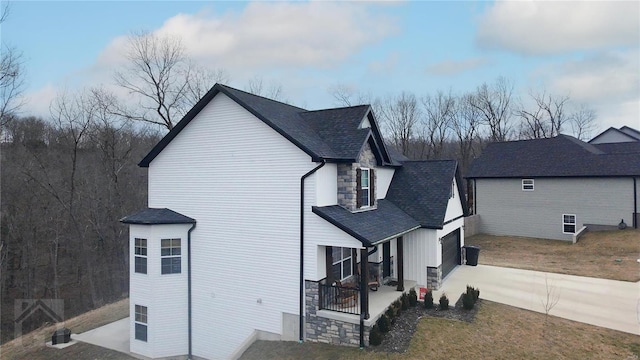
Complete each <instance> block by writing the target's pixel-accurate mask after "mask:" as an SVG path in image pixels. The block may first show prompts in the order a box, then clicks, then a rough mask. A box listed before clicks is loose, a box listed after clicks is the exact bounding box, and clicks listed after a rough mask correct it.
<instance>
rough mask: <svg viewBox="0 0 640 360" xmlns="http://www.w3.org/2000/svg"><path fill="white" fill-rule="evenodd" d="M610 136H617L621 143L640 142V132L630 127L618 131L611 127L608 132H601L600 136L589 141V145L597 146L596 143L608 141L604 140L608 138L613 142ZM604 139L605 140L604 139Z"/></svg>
mask: <svg viewBox="0 0 640 360" xmlns="http://www.w3.org/2000/svg"><path fill="white" fill-rule="evenodd" d="M610 136H616V137H618V138H619V139H620V140H618V141H621V142H628V141H631V142H638V141H640V131H638V130H636V129H633V128H630V127H628V126H623V127H621V128H620V129H616V128H614V127H610V128H608V129H607V130H605V131H603V132H601V133H600V134H598V135H596V136H595V137H594V138H593V139H591V140H589V143H591V144H595V143H601V142H602V141H607V140H604V139H606V137H609V141H611V138H610ZM603 138H604V139H603Z"/></svg>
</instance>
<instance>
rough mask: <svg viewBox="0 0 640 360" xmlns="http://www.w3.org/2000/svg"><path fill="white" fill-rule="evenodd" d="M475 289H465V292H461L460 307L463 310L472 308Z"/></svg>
mask: <svg viewBox="0 0 640 360" xmlns="http://www.w3.org/2000/svg"><path fill="white" fill-rule="evenodd" d="M474 298H475V291H472V292H469V291H467V292H466V293H463V294H462V307H463V308H464V309H465V310H471V309H473V305H474V304H475V300H474Z"/></svg>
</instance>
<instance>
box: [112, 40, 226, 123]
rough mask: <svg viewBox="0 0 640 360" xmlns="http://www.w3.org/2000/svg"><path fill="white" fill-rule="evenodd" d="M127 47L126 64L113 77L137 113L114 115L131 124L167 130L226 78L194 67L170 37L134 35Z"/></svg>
mask: <svg viewBox="0 0 640 360" xmlns="http://www.w3.org/2000/svg"><path fill="white" fill-rule="evenodd" d="M127 45H128V47H127V52H126V54H125V57H126V59H127V60H128V63H127V65H126V66H125V67H124V69H122V70H119V71H117V72H116V73H115V81H116V83H117V84H118V85H120V86H121V87H123V88H124V89H126V90H128V92H129V94H130V95H132V96H133V97H134V98H136V99H137V101H138V103H137V110H135V111H132V110H125V109H120V110H119V111H118V112H119V113H118V115H123V116H127V117H128V118H129V119H132V120H137V121H143V122H147V123H151V124H156V125H161V126H164V127H166V128H167V129H169V130H171V129H172V128H173V126H174V125H175V123H176V122H177V121H179V120H180V118H181V117H182V116H183V115H184V114H185V113H186V112H187V111H188V110H189V109H190V108H191V107H193V105H194V104H195V103H196V102H197V101H198V100H199V99H200V98H201V97H202V95H204V94H205V93H206V91H207V90H208V89H209V88H210V87H211V86H213V82H215V81H220V80H226V79H227V78H228V76H227V74H226V72H224V71H222V70H217V71H213V72H209V71H208V70H206V69H204V68H202V67H197V66H195V65H194V63H193V62H192V61H191V60H190V59H189V58H188V57H187V55H186V54H185V48H184V46H183V45H182V42H181V40H180V38H177V37H174V36H168V35H157V34H154V33H149V32H141V33H134V34H132V35H131V36H129V39H128V43H127ZM207 82H211V83H210V84H207Z"/></svg>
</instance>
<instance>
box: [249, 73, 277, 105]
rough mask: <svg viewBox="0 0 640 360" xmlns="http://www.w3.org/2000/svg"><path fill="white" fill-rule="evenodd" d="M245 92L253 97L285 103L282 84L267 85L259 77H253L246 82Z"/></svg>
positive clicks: (272, 83) (271, 82) (272, 82)
mask: <svg viewBox="0 0 640 360" xmlns="http://www.w3.org/2000/svg"><path fill="white" fill-rule="evenodd" d="M245 90H246V91H247V92H250V93H252V94H254V95H259V96H264V97H266V98H269V99H272V100H277V101H280V102H287V101H286V100H285V99H284V94H283V91H282V84H280V83H278V82H274V81H269V83H268V84H267V83H266V82H265V81H264V79H263V78H262V77H261V76H254V77H253V78H251V79H250V80H249V81H248V82H247V86H246V87H245Z"/></svg>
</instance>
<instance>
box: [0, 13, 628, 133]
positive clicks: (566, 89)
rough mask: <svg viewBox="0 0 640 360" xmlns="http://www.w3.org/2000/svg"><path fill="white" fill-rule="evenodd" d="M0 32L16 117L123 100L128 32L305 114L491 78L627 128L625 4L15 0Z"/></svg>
mask: <svg viewBox="0 0 640 360" xmlns="http://www.w3.org/2000/svg"><path fill="white" fill-rule="evenodd" d="M0 31H1V32H0V38H1V40H2V43H3V45H4V46H10V47H14V48H16V49H17V50H18V51H20V52H21V53H22V59H23V61H24V70H25V88H24V100H25V105H24V106H23V107H22V109H21V113H22V115H37V116H43V117H46V116H47V114H48V111H49V110H48V109H49V104H50V102H51V100H52V99H54V98H55V96H56V95H57V94H60V93H61V92H63V91H70V90H71V91H74V90H81V89H86V88H89V87H92V86H99V85H100V86H104V87H107V88H110V89H115V90H114V91H120V92H122V91H123V90H122V89H117V88H116V85H115V82H114V80H113V74H114V72H115V71H116V70H117V69H120V68H122V66H123V65H124V64H125V60H124V58H123V53H124V49H125V44H126V39H127V36H129V35H130V34H131V33H132V32H136V31H150V32H154V33H157V34H171V35H173V36H177V37H180V38H181V39H182V41H183V44H184V46H185V49H186V53H187V55H189V56H190V57H191V58H193V59H194V61H196V62H197V63H198V64H200V65H202V66H204V67H207V68H209V69H224V70H225V71H226V73H227V74H228V75H229V81H228V85H230V86H233V87H236V88H239V89H245V88H246V86H247V83H248V81H249V80H250V79H253V78H256V77H259V78H261V79H262V80H263V81H264V82H265V84H279V85H281V87H282V90H283V96H284V98H285V99H286V100H287V101H289V102H291V103H293V104H294V105H297V106H300V107H304V108H307V109H319V108H327V107H333V106H338V105H339V104H338V103H337V102H336V100H335V99H334V97H333V96H332V94H331V89H332V88H335V87H336V86H338V85H340V86H343V87H346V88H349V89H352V90H353V91H354V92H359V93H363V94H369V95H370V96H371V97H384V96H389V95H397V94H399V93H401V92H402V91H408V92H412V93H414V94H415V95H416V96H418V97H421V96H425V95H428V94H433V93H435V92H437V91H445V92H449V91H451V92H452V93H454V94H462V93H464V92H468V91H473V90H475V89H476V88H477V87H478V86H479V85H481V84H482V83H485V82H486V83H489V84H491V83H493V82H495V81H496V79H497V78H498V77H500V76H503V77H505V78H507V79H509V80H510V81H512V83H513V85H514V93H515V96H516V100H517V101H521V102H524V103H526V102H527V101H530V100H529V99H530V97H529V95H528V94H529V93H531V92H540V91H546V92H548V93H550V94H553V95H556V96H565V95H566V96H569V97H570V99H571V103H570V105H571V107H578V106H580V105H582V104H585V105H587V106H589V107H591V108H593V109H595V110H596V112H597V115H598V118H597V126H598V130H600V131H601V130H605V129H606V128H608V127H610V126H614V127H621V126H624V125H627V126H631V127H635V128H636V129H640V2H638V1H624V2H623V1H605V2H596V1H587V2H582V1H568V2H559V1H558V2H550V1H545V2H534V1H517V2H516V1H509V2H484V1H483V2H480V1H468V2H463V1H448V2H436V1H420V2H414V1H392V2H324V1H323V2H321V1H310V2H267V1H257V2H240V1H236V2H219V1H208V2H198V1H182V2H173V1H102V2H100V1H67V2H62V1H14V2H11V7H10V13H9V17H8V19H7V20H6V21H5V23H3V24H2V25H1V29H0ZM211 86H213V84H211ZM594 135H595V134H594Z"/></svg>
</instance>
